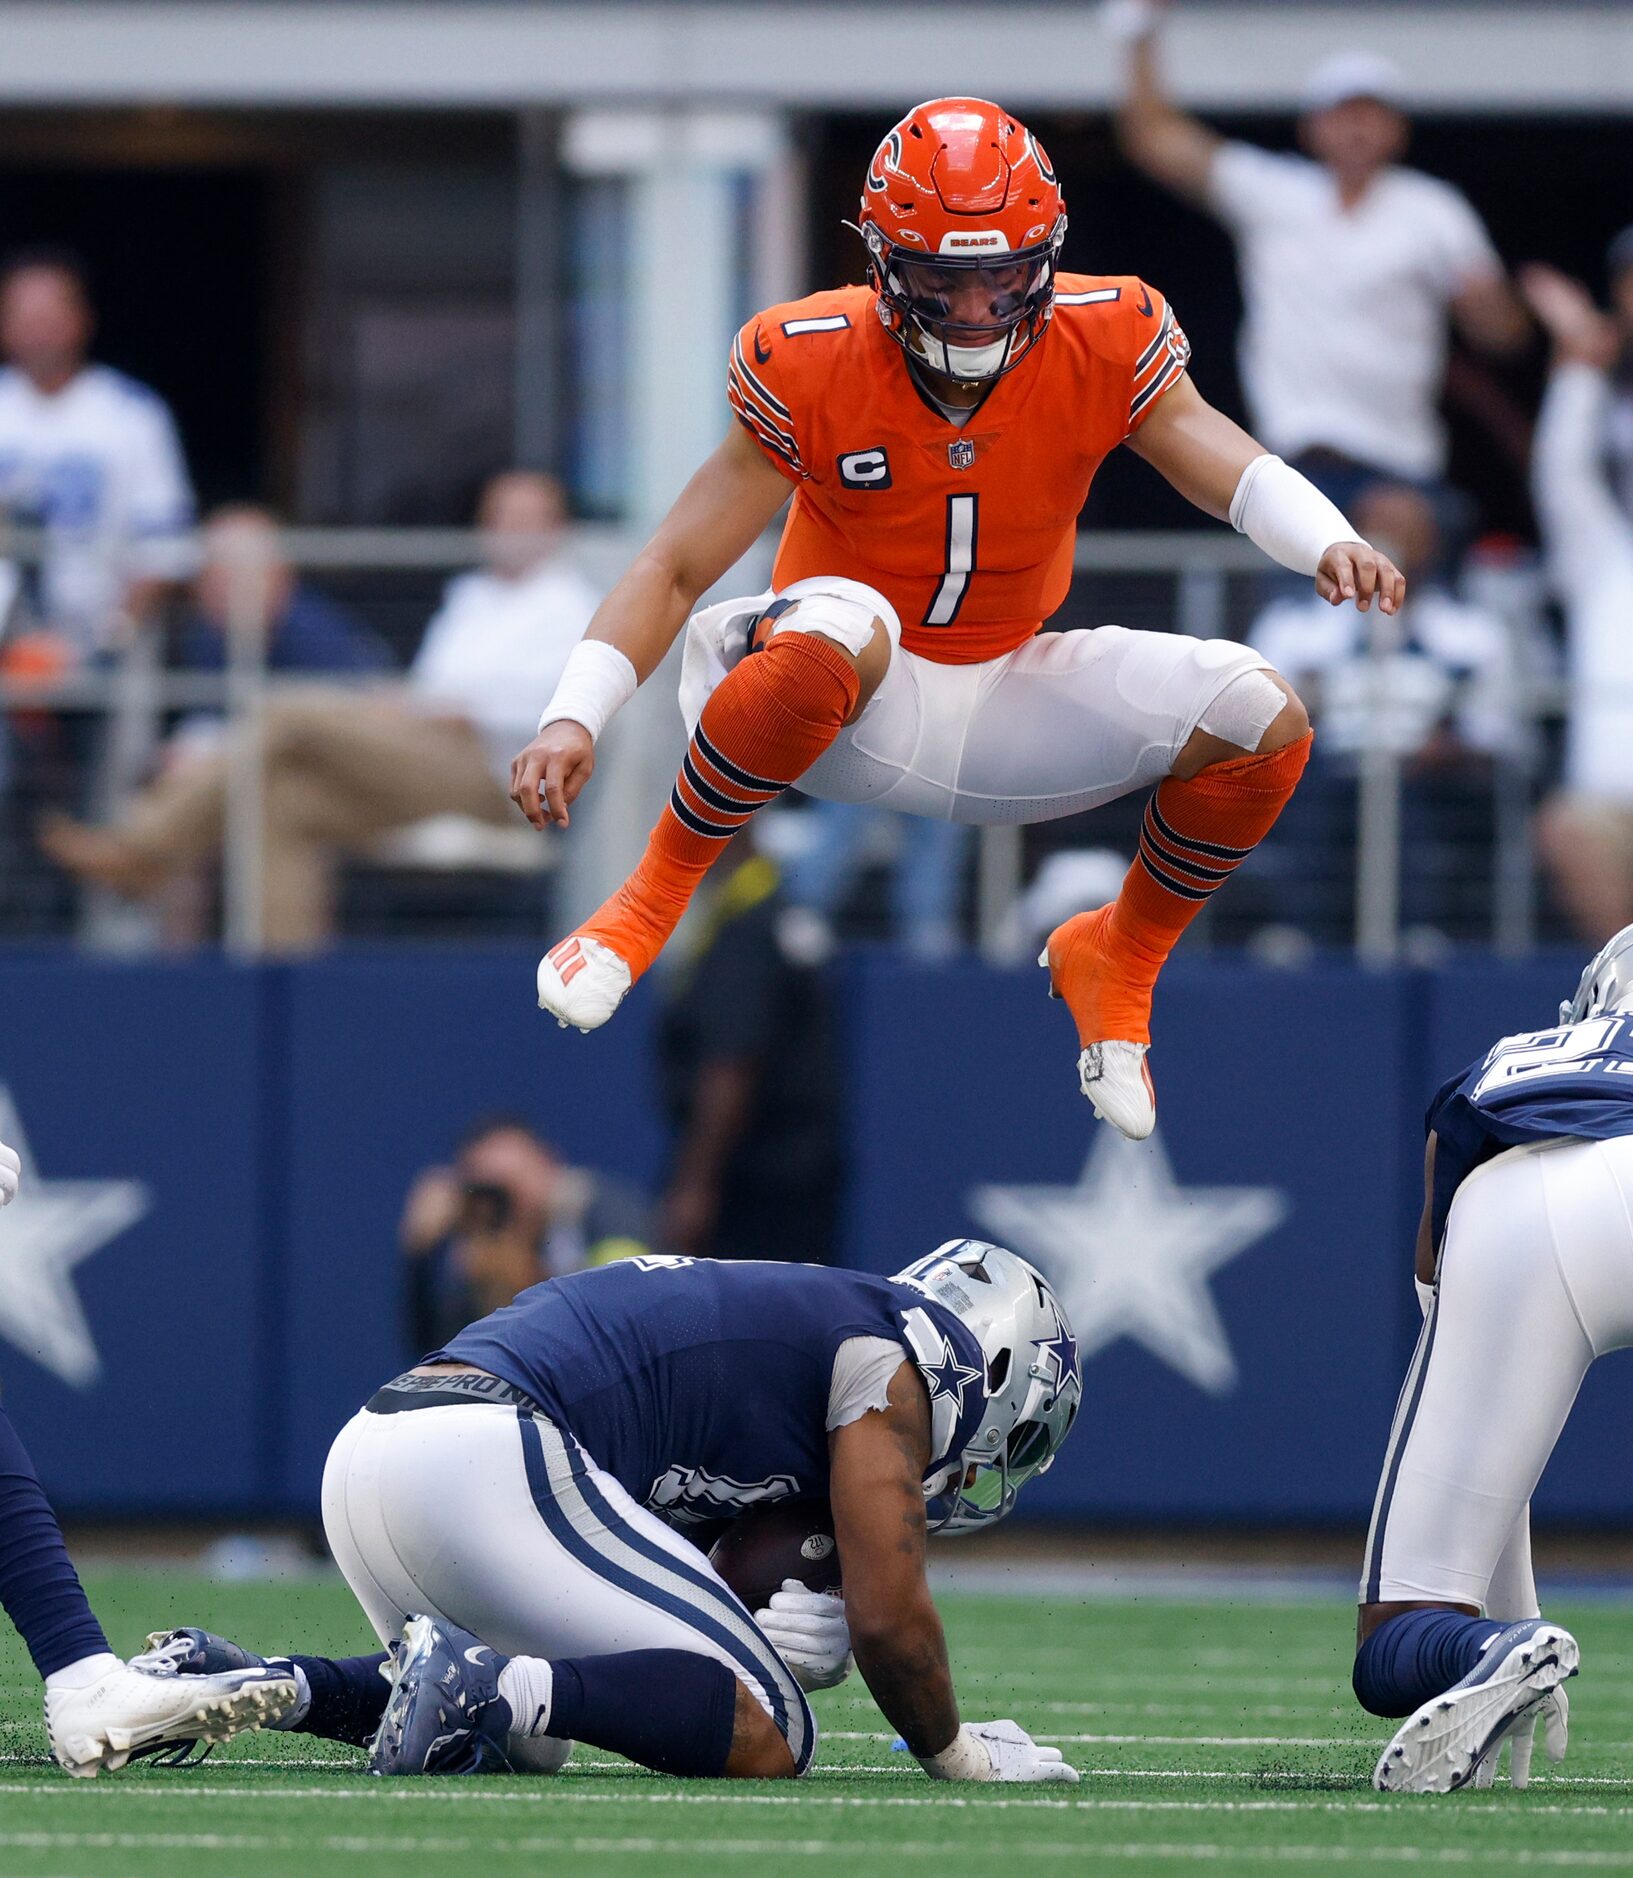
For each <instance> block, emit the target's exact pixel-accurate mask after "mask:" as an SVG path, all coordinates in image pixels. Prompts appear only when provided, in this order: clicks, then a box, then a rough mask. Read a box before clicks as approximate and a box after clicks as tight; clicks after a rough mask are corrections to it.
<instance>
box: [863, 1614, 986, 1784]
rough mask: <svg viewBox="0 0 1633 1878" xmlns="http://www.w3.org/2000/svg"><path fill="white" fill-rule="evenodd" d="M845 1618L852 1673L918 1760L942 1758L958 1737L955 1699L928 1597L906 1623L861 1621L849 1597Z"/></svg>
mask: <svg viewBox="0 0 1633 1878" xmlns="http://www.w3.org/2000/svg"><path fill="white" fill-rule="evenodd" d="M845 1615H846V1618H847V1619H848V1621H849V1623H850V1626H851V1652H852V1654H853V1655H854V1656H855V1658H856V1667H857V1668H858V1669H859V1670H860V1671H861V1672H862V1680H863V1681H864V1682H865V1683H866V1684H867V1686H868V1689H869V1691H870V1693H871V1694H872V1696H873V1699H874V1701H875V1702H877V1703H878V1704H879V1709H880V1712H881V1713H882V1714H883V1716H884V1718H885V1720H886V1721H887V1722H889V1723H890V1725H891V1727H892V1728H894V1729H895V1730H896V1732H897V1733H898V1734H899V1735H900V1736H901V1737H902V1739H903V1740H904V1741H905V1742H906V1743H907V1746H908V1749H909V1751H910V1752H911V1753H913V1754H914V1755H916V1756H917V1757H918V1758H919V1759H920V1760H927V1759H929V1757H930V1756H931V1755H933V1754H939V1753H941V1751H942V1750H943V1749H944V1748H946V1747H948V1746H949V1745H950V1744H951V1742H952V1739H953V1737H954V1736H955V1735H956V1734H957V1733H958V1698H957V1696H956V1695H955V1694H954V1693H953V1673H952V1670H951V1668H950V1666H949V1665H948V1662H947V1639H946V1636H945V1635H944V1634H943V1632H942V1628H941V1618H940V1616H939V1615H938V1614H937V1612H936V1607H935V1606H934V1605H933V1604H932V1603H931V1602H930V1599H929V1594H928V1592H926V1594H925V1597H924V1602H923V1605H922V1607H920V1608H918V1609H916V1610H914V1611H913V1612H911V1613H910V1614H909V1615H908V1616H907V1617H906V1618H905V1619H904V1618H902V1617H901V1616H899V1615H895V1616H892V1617H891V1618H890V1619H889V1620H888V1621H879V1622H873V1621H869V1620H868V1619H867V1618H866V1617H865V1616H863V1615H859V1613H858V1612H857V1611H856V1610H855V1609H854V1607H853V1603H852V1600H851V1598H850V1596H849V1594H848V1593H847V1596H846V1601H845Z"/></svg>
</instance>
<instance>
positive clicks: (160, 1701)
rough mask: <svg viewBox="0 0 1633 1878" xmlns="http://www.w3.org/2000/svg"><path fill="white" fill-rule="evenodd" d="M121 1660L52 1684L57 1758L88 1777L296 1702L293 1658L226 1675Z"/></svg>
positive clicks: (49, 1714) (215, 1735)
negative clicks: (92, 1675)
mask: <svg viewBox="0 0 1633 1878" xmlns="http://www.w3.org/2000/svg"><path fill="white" fill-rule="evenodd" d="M141 1661H142V1659H141V1658H138V1659H137V1661H136V1662H134V1663H121V1664H119V1665H118V1667H117V1668H114V1669H110V1670H109V1671H108V1673H107V1675H105V1676H103V1677H101V1678H100V1679H99V1680H98V1681H96V1682H93V1683H89V1684H87V1685H86V1687H85V1688H83V1689H48V1690H47V1691H46V1696H45V1728H46V1733H47V1734H48V1735H49V1736H50V1739H51V1752H52V1754H53V1756H54V1757H55V1759H56V1762H57V1765H58V1766H59V1767H61V1768H62V1769H63V1770H64V1771H65V1772H67V1773H70V1774H73V1775H74V1776H76V1778H78V1779H82V1780H88V1779H89V1778H90V1777H91V1776H92V1775H93V1774H96V1773H99V1772H100V1771H101V1770H102V1769H103V1768H107V1769H108V1771H109V1772H110V1773H111V1772H113V1771H114V1770H115V1769H117V1768H120V1767H123V1766H124V1765H125V1763H126V1762H127V1761H128V1760H130V1759H131V1757H132V1756H133V1755H140V1754H144V1753H151V1752H154V1751H162V1750H164V1749H166V1748H170V1747H177V1748H185V1747H187V1746H190V1745H191V1744H192V1743H193V1742H195V1741H209V1742H214V1741H230V1740H231V1739H232V1737H233V1736H234V1735H237V1734H242V1733H244V1731H245V1730H246V1729H251V1728H264V1727H265V1726H266V1725H267V1724H268V1723H269V1722H274V1721H277V1720H279V1719H280V1718H281V1717H282V1716H284V1715H287V1714H288V1713H289V1711H290V1710H291V1709H292V1708H293V1707H294V1706H295V1698H296V1683H295V1678H294V1675H293V1673H292V1672H291V1671H290V1670H289V1668H288V1666H287V1665H274V1666H270V1667H267V1668H260V1669H234V1670H229V1671H228V1672H227V1673H226V1674H224V1675H220V1676H178V1675H177V1674H176V1671H175V1667H174V1665H173V1664H172V1665H167V1666H166V1667H164V1668H159V1667H154V1668H151V1669H149V1668H142V1667H139V1665H140V1663H141Z"/></svg>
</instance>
